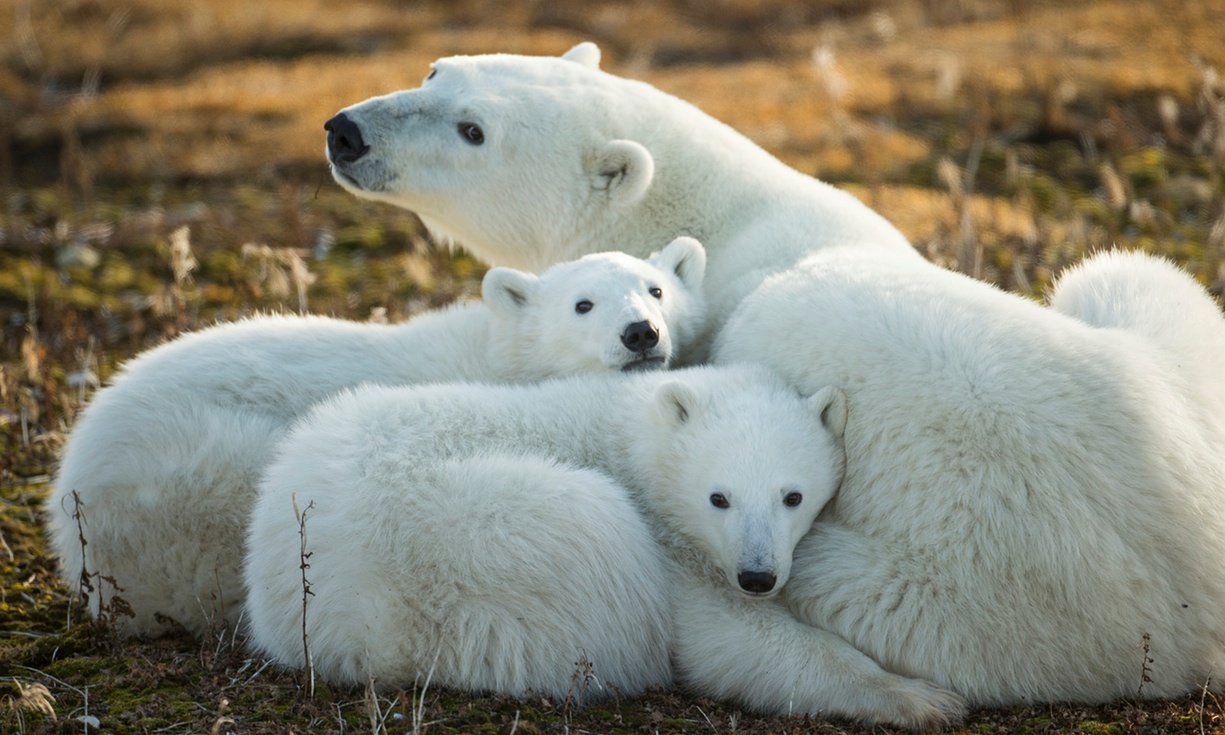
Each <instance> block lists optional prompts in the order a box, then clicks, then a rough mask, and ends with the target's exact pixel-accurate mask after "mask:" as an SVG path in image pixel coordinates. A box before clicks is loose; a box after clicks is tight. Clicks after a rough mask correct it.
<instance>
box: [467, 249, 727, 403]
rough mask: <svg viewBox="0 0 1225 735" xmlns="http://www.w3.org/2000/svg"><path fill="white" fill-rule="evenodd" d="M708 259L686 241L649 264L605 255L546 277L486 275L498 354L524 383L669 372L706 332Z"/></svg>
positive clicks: (508, 272)
mask: <svg viewBox="0 0 1225 735" xmlns="http://www.w3.org/2000/svg"><path fill="white" fill-rule="evenodd" d="M705 272H706V251H705V250H704V249H703V248H702V245H701V244H700V243H699V242H698V241H697V240H694V239H693V238H691V237H678V238H677V239H675V240H673V241H672V242H671V243H669V244H668V246H667V247H665V248H664V249H663V250H661V251H660V252H658V253H656V254H655V255H652V256H651V257H649V258H647V259H646V260H641V259H639V258H635V257H633V256H631V255H626V254H625V253H596V254H594V255H588V256H585V257H583V258H580V259H579V260H575V261H571V262H568V263H560V264H558V265H555V266H553V267H552V268H549V269H548V270H547V271H545V272H544V273H543V274H541V275H540V276H535V275H532V274H531V273H525V272H522V271H517V270H513V269H511V268H493V269H491V270H490V271H489V272H488V273H486V274H485V281H484V282H483V283H482V285H481V294H482V296H483V298H484V299H485V305H486V306H487V307H488V308H489V311H490V314H491V318H492V323H491V350H492V353H493V355H494V359H495V360H497V361H498V362H499V364H502V365H506V366H508V369H509V370H510V371H511V373H512V375H514V376H515V377H518V378H521V379H529V380H533V379H540V378H544V377H548V376H551V375H567V374H572V373H582V372H603V371H633V370H654V369H659V368H665V367H668V366H669V365H670V364H671V362H672V360H673V358H674V357H675V355H676V353H677V351H678V350H680V349H681V348H683V347H685V346H687V345H688V344H689V343H691V342H692V340H694V339H695V338H696V337H697V335H698V334H699V332H700V331H701V329H702V324H703V321H704V319H705V312H706V303H705V300H704V299H703V297H702V279H703V277H704V275H705Z"/></svg>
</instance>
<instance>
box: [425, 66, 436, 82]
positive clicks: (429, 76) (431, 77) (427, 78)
mask: <svg viewBox="0 0 1225 735" xmlns="http://www.w3.org/2000/svg"><path fill="white" fill-rule="evenodd" d="M437 73H438V70H437V69H430V73H429V74H426V75H425V79H426V81H427V82H428V81H429V80H431V79H433V78H434V75H435V74H437Z"/></svg>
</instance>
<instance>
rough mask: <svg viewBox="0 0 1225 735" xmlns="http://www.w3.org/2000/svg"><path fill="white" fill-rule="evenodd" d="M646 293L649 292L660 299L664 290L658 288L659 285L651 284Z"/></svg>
mask: <svg viewBox="0 0 1225 735" xmlns="http://www.w3.org/2000/svg"><path fill="white" fill-rule="evenodd" d="M647 293H649V294H651V295H652V296H654V297H655V298H657V299H662V298H663V297H664V290H663V289H662V288H660V287H659V286H651V288H650V290H649V291H648V292H647Z"/></svg>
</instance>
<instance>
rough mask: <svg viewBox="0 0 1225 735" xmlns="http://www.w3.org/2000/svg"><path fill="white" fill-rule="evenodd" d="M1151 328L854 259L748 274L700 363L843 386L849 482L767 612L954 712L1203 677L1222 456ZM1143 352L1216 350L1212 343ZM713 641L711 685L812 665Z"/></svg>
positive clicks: (1220, 663) (1164, 693) (1213, 594)
mask: <svg viewBox="0 0 1225 735" xmlns="http://www.w3.org/2000/svg"><path fill="white" fill-rule="evenodd" d="M1102 265H1105V264H1104V263H1102V262H1099V263H1097V264H1096V265H1094V264H1090V266H1089V270H1090V271H1092V270H1093V269H1095V268H1097V267H1098V266H1102ZM1064 285H1065V286H1069V285H1071V284H1064ZM1061 290H1062V289H1061ZM1173 290H1174V291H1178V290H1179V288H1174V289H1173ZM1128 292H1129V288H1128V287H1127V286H1126V284H1124V285H1123V286H1122V287H1121V288H1120V290H1119V292H1118V293H1119V297H1120V298H1128V299H1130V298H1132V297H1133V296H1134V294H1131V293H1128ZM1068 296H1070V294H1069V293H1067V292H1066V291H1065V293H1064V294H1063V297H1068ZM1111 298H1112V297H1110V296H1107V297H1106V300H1107V301H1109V300H1110V299H1111ZM1192 300H1193V301H1194V299H1192ZM1056 302H1057V303H1058V304H1060V305H1061V307H1062V308H1066V309H1068V310H1069V311H1080V312H1081V314H1082V315H1083V316H1086V317H1088V318H1089V321H1091V322H1092V321H1097V322H1098V323H1099V324H1101V325H1102V326H1105V325H1106V324H1109V323H1110V322H1112V321H1118V322H1120V323H1124V324H1127V325H1129V326H1128V329H1134V330H1136V331H1145V330H1146V328H1145V327H1143V326H1142V323H1143V321H1144V320H1143V319H1142V318H1137V317H1136V315H1135V314H1133V315H1132V316H1122V317H1118V318H1117V319H1116V317H1112V316H1110V314H1111V313H1115V312H1112V311H1111V309H1112V308H1113V307H1110V306H1108V305H1107V304H1104V303H1103V304H1099V305H1097V306H1094V307H1092V308H1081V309H1074V308H1072V307H1070V306H1068V305H1067V302H1065V301H1063V299H1062V298H1057V299H1056ZM1201 307H1202V304H1199V305H1196V306H1195V309H1197V310H1199V311H1200V312H1203V313H1200V314H1199V318H1200V319H1202V320H1204V322H1205V323H1204V324H1203V325H1202V326H1204V327H1205V328H1206V329H1208V328H1215V326H1216V325H1214V324H1213V323H1211V322H1212V320H1213V319H1214V318H1215V319H1220V318H1221V317H1220V315H1219V314H1218V315H1216V316H1215V317H1213V316H1211V315H1209V314H1208V313H1207V312H1206V311H1205V310H1203V309H1202V308H1201ZM1120 308H1121V309H1122V311H1121V312H1117V313H1124V312H1127V311H1129V310H1133V309H1134V307H1131V306H1121V307H1120ZM1163 308H1164V307H1163ZM1142 311H1143V310H1142V309H1141V310H1140V311H1139V312H1137V313H1142ZM1094 314H1096V315H1098V316H1097V317H1094V316H1093V315H1094ZM1167 326H1169V327H1170V328H1173V325H1172V324H1171V325H1167ZM1161 328H1162V327H1161V326H1160V325H1158V326H1157V327H1154V331H1159V330H1160V329H1161ZM1215 331H1216V332H1219V329H1217V330H1215ZM1159 341H1160V340H1159V339H1157V338H1154V339H1152V340H1148V341H1146V340H1141V339H1137V338H1136V335H1135V334H1134V333H1132V332H1130V331H1127V329H1103V328H1100V327H1095V326H1093V325H1092V324H1086V323H1085V322H1084V321H1081V320H1080V319H1077V318H1072V317H1070V316H1068V315H1067V314H1064V313H1060V312H1058V311H1056V310H1053V309H1048V308H1045V307H1043V306H1041V305H1040V304H1037V303H1034V302H1032V301H1029V300H1027V299H1024V298H1022V297H1019V296H1015V295H1011V294H1007V293H1004V292H1002V291H1000V290H998V289H996V288H994V287H992V286H990V285H987V284H984V283H981V282H978V281H974V280H972V279H970V278H966V277H964V276H962V275H959V274H955V273H951V272H948V271H945V270H942V269H940V268H937V267H935V266H933V265H930V264H925V263H912V262H906V261H903V260H900V259H897V258H889V257H872V256H870V255H868V254H866V253H865V252H864V251H863V250H862V249H856V248H844V249H840V248H835V249H831V250H828V251H826V252H825V253H822V254H819V255H815V256H813V257H811V258H810V259H808V260H806V261H805V262H803V263H801V264H800V265H798V266H797V267H796V268H794V269H793V270H791V271H790V272H788V273H786V274H782V275H779V276H776V277H773V278H771V279H769V280H767V281H766V282H764V283H763V284H762V286H761V288H759V289H758V290H757V291H756V292H755V293H754V294H753V295H752V296H751V297H749V298H747V299H745V300H744V302H742V304H741V306H740V309H739V310H738V312H737V313H736V314H735V315H734V316H733V318H732V319H731V320H730V321H729V322H728V325H727V326H726V328H725V329H724V331H723V332H722V333H721V334H720V335H719V340H718V344H717V345H716V347H715V357H716V361H717V362H725V361H732V362H734V361H742V360H752V361H754V362H759V363H762V364H765V365H767V366H770V367H772V368H774V369H775V370H777V371H779V373H780V374H781V375H782V376H783V377H784V379H786V380H787V381H788V382H790V383H792V384H793V385H795V386H797V387H798V388H799V389H800V391H801V392H812V391H815V390H818V389H819V388H820V387H821V386H824V385H827V384H831V383H832V384H837V385H841V386H844V387H845V389H846V393H847V398H848V403H849V406H850V419H849V420H848V422H847V426H846V432H845V442H846V453H847V472H846V479H845V481H844V484H843V487H842V489H841V491H840V492H839V495H838V498H837V499H836V500H835V501H834V502H833V503H832V504H831V505H830V507H829V508H827V509H826V512H825V514H823V516H822V517H821V518H820V519H818V521H817V522H816V524H815V525H814V527H813V530H812V532H811V533H810V534H809V535H808V536H806V537H805V538H804V539H803V540H802V541H801V542H800V543H799V545H798V547H797V549H796V553H795V561H794V567H793V573H792V580H791V582H790V583H789V584H788V586H787V587H786V588H785V589H784V590H783V593H782V598H783V601H784V602H785V604H786V606H787V608H788V609H789V610H790V611H792V612H793V613H794V614H795V615H796V616H797V617H798V618H799V619H801V620H803V621H805V622H807V623H809V624H810V625H812V626H815V628H817V629H820V630H822V631H826V632H828V633H830V634H833V635H835V636H838V637H839V638H840V639H842V640H845V641H847V642H849V643H850V644H851V645H852V646H854V647H855V648H856V649H858V650H859V651H862V652H863V653H866V654H867V655H868V656H870V657H872V658H873V659H874V660H876V661H877V662H879V663H880V665H881V666H882V667H883V668H884V669H885V670H888V671H891V672H896V673H898V674H900V675H903V676H910V677H916V678H923V679H927V680H930V681H932V682H935V683H936V684H937V685H939V686H942V687H947V688H948V689H951V690H953V691H955V692H958V693H959V694H961V695H963V696H964V697H965V698H966V699H967V700H968V701H969V703H970V704H972V705H998V704H1008V703H1017V702H1040V701H1042V702H1045V701H1083V702H1101V701H1106V700H1111V699H1115V698H1119V697H1126V696H1135V695H1136V693H1137V691H1140V692H1141V693H1142V695H1143V696H1145V697H1177V696H1180V695H1183V694H1185V693H1187V692H1189V691H1196V690H1198V689H1199V687H1201V686H1203V685H1204V684H1205V683H1206V682H1208V681H1209V680H1210V677H1212V676H1213V675H1214V674H1216V675H1219V674H1220V672H1221V671H1223V670H1225V575H1222V574H1221V571H1220V565H1221V560H1222V559H1225V503H1223V502H1222V500H1223V499H1225V461H1223V459H1222V453H1221V444H1220V441H1219V438H1218V436H1217V435H1215V434H1212V433H1211V432H1205V431H1204V430H1203V425H1202V424H1201V423H1200V422H1198V421H1197V419H1196V416H1197V412H1198V409H1197V407H1196V406H1195V405H1194V404H1193V403H1192V402H1190V401H1188V399H1187V395H1186V393H1185V391H1184V385H1185V384H1184V382H1183V380H1182V379H1181V377H1180V376H1179V375H1177V374H1176V373H1174V371H1173V370H1172V368H1171V359H1170V358H1171V355H1169V354H1166V353H1165V351H1164V349H1163V348H1162V347H1159V346H1156V344H1155V343H1157V342H1159ZM1164 347H1166V348H1168V349H1169V350H1172V351H1175V352H1177V353H1178V354H1180V355H1181V356H1182V359H1183V360H1192V361H1199V360H1205V361H1207V364H1209V365H1220V364H1222V363H1223V362H1225V341H1221V340H1214V341H1212V342H1211V343H1207V342H1206V343H1205V344H1203V345H1202V346H1200V347H1196V348H1192V347H1189V346H1188V345H1187V344H1182V343H1181V341H1180V340H1179V339H1178V338H1174V339H1171V340H1169V341H1168V343H1166V344H1165V345H1164ZM727 645H728V647H729V648H731V649H733V650H732V651H731V653H730V654H729V656H728V660H729V661H730V662H734V664H733V665H731V666H729V667H728V670H726V671H725V672H720V677H719V678H718V679H716V680H715V681H712V682H705V683H704V686H705V688H706V689H708V690H709V689H714V688H716V686H717V685H718V684H719V683H720V682H721V681H724V680H732V681H736V682H740V683H743V682H746V681H748V682H751V684H752V686H753V687H754V689H755V690H757V691H759V692H762V696H768V697H771V698H773V699H774V700H775V701H784V700H785V699H786V698H787V697H788V696H790V692H791V691H792V690H793V688H794V683H793V681H792V679H791V672H793V671H795V670H796V669H800V668H805V667H810V666H815V665H818V664H816V663H815V661H814V659H813V658H812V657H811V656H810V655H809V654H808V653H807V652H804V651H801V650H798V649H787V648H785V647H783V646H782V645H781V644H780V643H779V636H777V635H776V634H774V633H772V632H770V631H760V632H758V633H757V634H755V635H744V636H741V637H739V638H737V639H735V640H733V641H729V642H728V644H727ZM830 674H831V676H837V675H838V672H830ZM1142 680H1143V683H1142ZM1213 686H1214V687H1219V685H1218V684H1216V683H1215V681H1213Z"/></svg>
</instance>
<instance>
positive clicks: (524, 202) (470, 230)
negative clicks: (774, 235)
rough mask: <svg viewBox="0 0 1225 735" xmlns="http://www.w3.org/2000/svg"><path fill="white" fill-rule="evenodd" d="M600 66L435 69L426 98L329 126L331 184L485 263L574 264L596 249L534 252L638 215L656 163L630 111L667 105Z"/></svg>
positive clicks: (575, 61) (577, 60)
mask: <svg viewBox="0 0 1225 735" xmlns="http://www.w3.org/2000/svg"><path fill="white" fill-rule="evenodd" d="M599 59H600V51H599V49H598V48H596V46H595V45H594V44H591V43H583V44H579V45H578V46H576V47H574V48H573V49H571V50H570V51H569V52H567V53H566V54H564V55H563V56H561V57H534V56H515V55H509V54H493V55H485V56H454V57H449V58H444V59H440V60H438V61H437V62H435V63H434V64H433V66H432V68H431V70H430V72H429V74H428V75H427V76H426V78H425V81H424V82H423V83H422V85H421V86H420V87H419V88H417V89H412V90H407V91H402V92H396V93H393V94H389V95H385V96H382V97H375V98H372V99H369V100H366V101H364V102H361V103H359V104H356V105H353V106H351V107H348V108H345V109H344V110H342V111H341V112H340V113H339V114H337V115H336V116H335V117H333V118H332V119H331V120H328V121H327V123H326V124H325V126H324V127H325V128H326V130H327V155H328V161H329V162H330V163H331V167H332V173H333V175H334V176H335V178H336V180H337V181H338V182H339V183H340V184H341V186H343V187H344V188H345V189H348V190H349V191H350V192H352V193H354V194H356V195H358V196H361V197H366V198H370V199H377V200H381V201H386V202H390V203H392V204H396V205H398V206H401V207H404V208H406V209H410V210H412V211H414V212H416V213H417V214H418V216H420V218H421V220H422V222H424V223H425V225H426V226H427V227H428V228H429V229H430V231H431V232H432V233H433V234H434V235H435V236H436V237H439V238H440V239H442V240H446V241H451V242H457V243H460V244H463V245H465V246H467V247H468V248H470V249H472V250H473V252H474V253H475V254H476V255H477V256H478V257H481V258H482V259H484V260H486V261H488V262H491V263H494V264H497V265H508V266H512V267H517V268H525V269H528V270H537V271H538V270H541V269H543V267H545V266H547V265H549V264H551V263H552V262H554V261H555V260H557V259H559V258H558V256H564V257H567V258H570V257H579V256H581V255H583V254H584V252H586V251H587V248H581V249H580V248H578V247H577V246H576V248H575V249H574V251H573V252H568V253H550V254H549V255H548V257H542V256H540V255H538V251H539V250H540V243H542V242H557V243H567V242H572V241H573V242H576V243H579V242H582V243H586V242H588V241H589V240H590V239H591V234H592V231H593V230H595V231H598V230H600V229H601V228H613V227H616V226H617V225H616V223H617V221H618V220H619V219H621V218H623V217H624V216H625V215H626V214H628V213H629V212H631V211H632V210H633V209H634V207H635V205H637V204H639V203H640V202H641V201H642V199H643V197H644V196H645V195H646V193H647V191H648V190H649V189H650V187H651V185H652V181H653V179H654V175H655V159H654V157H653V156H652V153H651V152H650V151H649V150H648V148H647V146H646V145H644V144H643V143H642V142H639V141H638V140H635V139H631V138H632V137H642V136H639V135H635V132H636V131H639V130H641V129H642V128H643V125H644V119H643V118H644V107H646V106H647V105H645V104H642V103H637V104H636V103H634V102H633V98H635V97H638V96H641V97H644V98H655V99H671V98H669V97H667V96H666V95H662V94H661V93H659V92H657V91H656V90H654V89H653V88H651V87H649V86H648V85H645V84H641V83H638V82H631V81H627V80H624V79H619V78H617V77H614V76H611V75H609V74H605V73H603V72H601V71H600V70H599V68H598V67H599ZM678 234H679V233H678ZM494 243H496V251H493V250H492V248H493V247H494V246H493V245H492V244H494ZM487 244H489V245H487ZM609 249H612V248H609Z"/></svg>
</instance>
